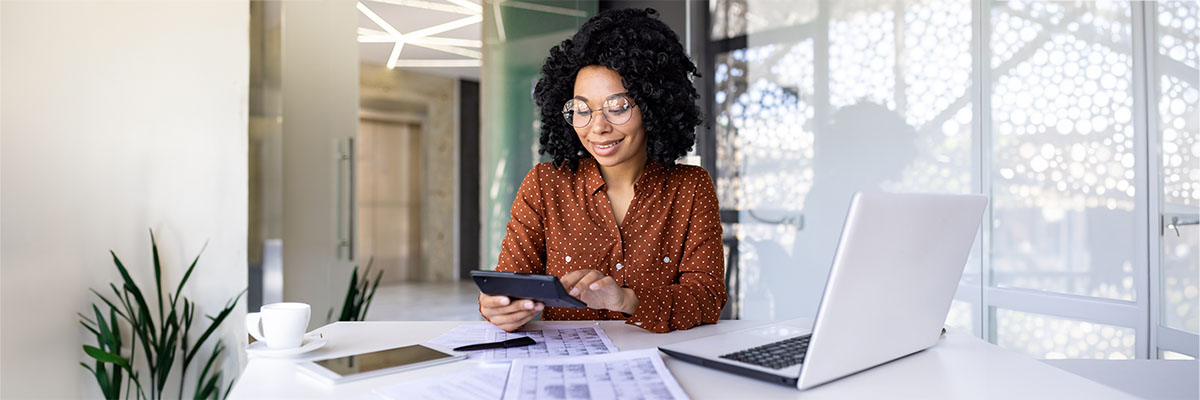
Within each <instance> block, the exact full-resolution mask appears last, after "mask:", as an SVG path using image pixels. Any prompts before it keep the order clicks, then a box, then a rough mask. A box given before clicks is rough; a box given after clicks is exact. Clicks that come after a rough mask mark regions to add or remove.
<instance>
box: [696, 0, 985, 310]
mask: <svg viewBox="0 0 1200 400" xmlns="http://www.w3.org/2000/svg"><path fill="white" fill-rule="evenodd" d="M710 12H711V15H712V18H714V28H713V32H712V40H713V41H714V43H715V45H714V47H715V49H716V50H717V52H718V53H717V54H716V55H715V64H714V77H713V79H714V80H715V83H716V85H715V88H716V90H715V93H714V96H713V101H714V103H715V109H714V113H715V126H714V128H715V134H716V147H717V151H716V154H717V160H716V177H717V190H718V195H719V199H720V202H721V207H722V208H723V209H726V210H727V211H726V212H724V213H723V214H722V216H723V219H724V222H725V223H726V226H725V230H726V233H727V234H728V235H730V236H731V238H730V239H729V240H727V241H729V242H732V243H734V244H735V245H734V246H731V247H733V251H735V252H736V253H735V254H734V255H733V257H731V261H733V262H731V264H736V268H737V269H736V273H738V274H739V278H741V279H740V281H741V282H742V285H743V287H742V288H741V290H740V291H739V292H740V296H739V299H736V300H737V301H735V302H734V303H733V304H734V306H735V307H738V308H739V310H738V311H739V313H738V314H739V316H740V317H741V318H746V319H778V318H790V317H798V316H812V315H814V314H815V313H816V308H817V304H818V302H819V301H820V297H821V294H822V290H823V288H824V285H825V279H826V276H827V275H828V272H829V267H830V265H831V262H832V259H833V251H834V248H835V247H836V244H837V240H838V235H839V233H840V232H841V229H842V223H843V220H844V218H845V215H846V212H847V210H848V208H847V207H848V204H849V200H850V197H851V196H852V195H853V193H854V192H856V191H860V190H886V191H897V192H942V193H968V192H978V191H979V190H980V189H979V187H980V182H979V181H978V179H977V178H976V177H975V176H973V175H972V171H973V170H975V169H976V166H977V165H978V163H979V156H978V149H977V148H976V146H977V139H976V138H975V137H974V136H973V134H972V126H973V124H974V123H975V114H976V112H975V102H974V100H973V98H972V93H973V91H972V90H971V88H972V86H973V85H974V81H973V74H972V71H973V68H974V67H973V63H974V60H973V58H972V57H971V56H970V55H971V51H972V48H973V40H974V33H973V28H972V19H973V7H972V4H971V3H969V2H962V1H954V0H946V1H937V0H931V1H919V2H916V1H914V2H907V3H898V2H895V1H837V2H823V1H808V2H778V1H753V0H749V1H738V0H730V1H716V2H712V3H710ZM743 43H744V47H743ZM973 254H974V256H973V257H972V260H971V262H970V263H969V264H968V266H967V268H966V271H967V273H966V279H965V280H964V284H965V285H966V286H968V287H970V286H972V285H973V286H974V287H975V288H976V289H974V290H970V289H967V290H965V291H963V292H962V293H961V294H962V296H960V297H962V299H961V300H960V301H958V302H956V304H955V306H954V307H953V311H952V316H951V320H952V323H953V324H955V325H958V326H960V327H963V328H967V329H972V327H974V326H976V325H978V324H977V323H976V321H978V318H979V316H978V313H975V312H973V310H974V309H975V308H974V307H972V306H970V305H969V303H962V302H961V301H967V302H971V301H973V302H975V303H978V298H979V296H978V292H979V290H978V286H979V271H980V268H979V259H978V258H979V257H978V251H976V252H973ZM972 265H973V267H972ZM731 271H733V270H732V269H731Z"/></svg>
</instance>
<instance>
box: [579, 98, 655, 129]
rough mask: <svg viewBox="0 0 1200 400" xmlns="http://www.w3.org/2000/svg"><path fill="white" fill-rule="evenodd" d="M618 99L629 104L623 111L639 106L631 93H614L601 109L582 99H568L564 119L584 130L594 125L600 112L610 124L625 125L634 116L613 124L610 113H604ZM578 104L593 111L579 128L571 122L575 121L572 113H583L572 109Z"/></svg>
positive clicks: (606, 99) (605, 100)
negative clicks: (589, 105)
mask: <svg viewBox="0 0 1200 400" xmlns="http://www.w3.org/2000/svg"><path fill="white" fill-rule="evenodd" d="M617 99H624V100H625V101H626V102H627V103H628V104H629V107H628V108H625V109H624V110H623V111H629V110H633V109H634V108H636V107H637V106H638V104H637V102H635V101H633V96H630V95H629V92H622V93H614V94H612V95H609V96H608V97H606V98H604V103H602V104H600V108H598V109H596V108H591V107H588V106H587V103H586V102H584V101H582V100H580V99H568V100H567V101H566V103H563V110H562V114H563V119H565V120H567V125H570V126H573V127H575V128H580V129H582V128H586V127H587V126H588V125H590V124H591V123H592V120H594V119H595V118H596V113H597V112H599V113H600V114H601V115H603V116H604V120H605V121H608V123H609V124H612V125H625V124H627V123H629V120H630V119H633V115H632V114H631V115H629V116H628V117H627V119H626V120H625V121H622V122H619V123H618V122H613V120H612V118H610V117H609V116H608V113H607V112H605V111H604V110H605V108H604V107H605V106H606V105H608V104H609V102H611V101H614V100H617ZM576 102H578V103H581V104H583V106H584V108H586V109H587V110H588V111H591V114H589V115H588V120H587V122H585V123H584V124H583V125H578V126H577V125H575V124H574V123H572V122H571V120H572V119H573V118H572V113H574V112H576V111H583V110H580V109H576V108H575V107H572V105H573V104H575V103H576Z"/></svg>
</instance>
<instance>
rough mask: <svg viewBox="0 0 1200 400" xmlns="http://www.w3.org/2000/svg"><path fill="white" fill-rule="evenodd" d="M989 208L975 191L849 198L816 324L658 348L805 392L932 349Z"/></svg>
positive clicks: (759, 329) (801, 323)
mask: <svg viewBox="0 0 1200 400" xmlns="http://www.w3.org/2000/svg"><path fill="white" fill-rule="evenodd" d="M986 206H987V197H985V196H982V195H943V194H895V193H856V194H855V195H854V197H853V199H852V200H851V201H850V211H849V213H848V214H847V216H846V224H845V226H844V228H843V229H842V236H841V238H840V240H839V241H838V246H837V251H836V252H835V253H834V259H833V267H832V269H831V270H830V272H829V279H828V280H827V281H826V283H825V292H824V293H823V295H822V298H821V303H820V306H818V308H817V315H816V320H815V323H813V324H811V325H809V324H808V323H807V321H811V320H807V319H798V320H789V321H782V322H777V323H774V324H769V325H765V326H760V327H756V328H749V329H745V330H741V331H735V332H729V333H723V334H718V335H713V336H708V337H704V338H700V339H694V340H689V341H684V342H680V343H675V344H671V345H668V346H663V347H659V350H661V351H662V352H664V353H666V354H668V355H670V356H671V357H674V358H678V359H680V360H683V361H687V362H691V363H694V364H699V365H702V366H706V367H710V368H715V369H719V370H722V371H726V372H731V373H735V374H739V375H743V376H747V377H750V378H755V379H761V380H764V381H768V382H774V383H779V384H783V385H789V386H795V387H796V388H797V389H801V390H803V389H809V388H812V387H815V386H818V385H821V384H824V383H828V382H831V381H833V380H836V379H839V378H842V377H844V376H847V375H851V374H854V373H857V372H860V371H863V370H866V369H869V368H872V367H874V366H877V365H880V364H884V363H887V362H889V361H892V360H895V359H898V358H902V357H904V356H907V355H910V354H913V353H916V352H919V351H921V350H924V349H927V348H929V347H932V346H933V345H935V344H937V342H938V338H939V337H940V336H941V332H942V326H943V324H944V323H945V320H946V314H947V313H948V312H949V311H950V301H951V300H952V299H953V298H954V292H955V290H956V289H957V288H958V281H959V279H960V278H961V277H962V272H963V267H964V266H965V265H966V262H967V256H968V255H969V254H970V252H971V246H972V244H973V243H974V241H975V236H976V233H977V232H978V230H979V224H980V221H981V220H982V217H983V212H984V209H985V207H986Z"/></svg>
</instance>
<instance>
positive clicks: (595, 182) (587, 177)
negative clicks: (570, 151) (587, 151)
mask: <svg viewBox="0 0 1200 400" xmlns="http://www.w3.org/2000/svg"><path fill="white" fill-rule="evenodd" d="M579 163H580V166H579V167H580V168H581V169H582V170H583V174H584V178H583V179H584V184H585V185H586V186H585V187H586V188H587V190H588V192H589V193H591V194H593V195H594V194H596V193H597V192H599V191H600V190H602V189H604V188H605V186H606V184H605V183H604V177H603V176H601V175H600V164H598V163H596V159H594V158H591V157H588V158H584V159H582V160H580V161H579ZM665 178H666V168H665V167H664V166H663V164H661V163H658V162H654V161H648V162H646V168H645V169H644V170H642V176H640V177H638V179H637V181H635V182H634V183H633V192H634V193H635V194H638V195H641V194H643V193H649V191H652V190H654V189H655V188H657V187H659V186H661V185H662V183H663V182H664V180H665Z"/></svg>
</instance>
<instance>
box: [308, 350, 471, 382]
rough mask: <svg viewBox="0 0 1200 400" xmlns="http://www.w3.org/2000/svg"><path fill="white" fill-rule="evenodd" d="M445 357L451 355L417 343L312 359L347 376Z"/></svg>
mask: <svg viewBox="0 0 1200 400" xmlns="http://www.w3.org/2000/svg"><path fill="white" fill-rule="evenodd" d="M447 357H452V356H451V355H449V354H446V353H443V352H440V351H437V350H434V349H431V348H428V347H425V346H422V345H419V344H417V345H412V346H405V347H397V348H394V349H388V350H380V351H376V352H371V353H363V354H355V355H352V356H346V357H339V358H331V359H328V360H320V361H314V363H315V364H317V365H320V366H322V367H325V368H326V369H328V370H330V371H333V372H334V373H336V374H338V375H341V376H348V375H354V374H358V373H363V372H371V371H376V370H381V369H386V368H392V367H397V366H401V365H408V364H416V363H421V362H425V361H429V360H437V359H439V358H447Z"/></svg>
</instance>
